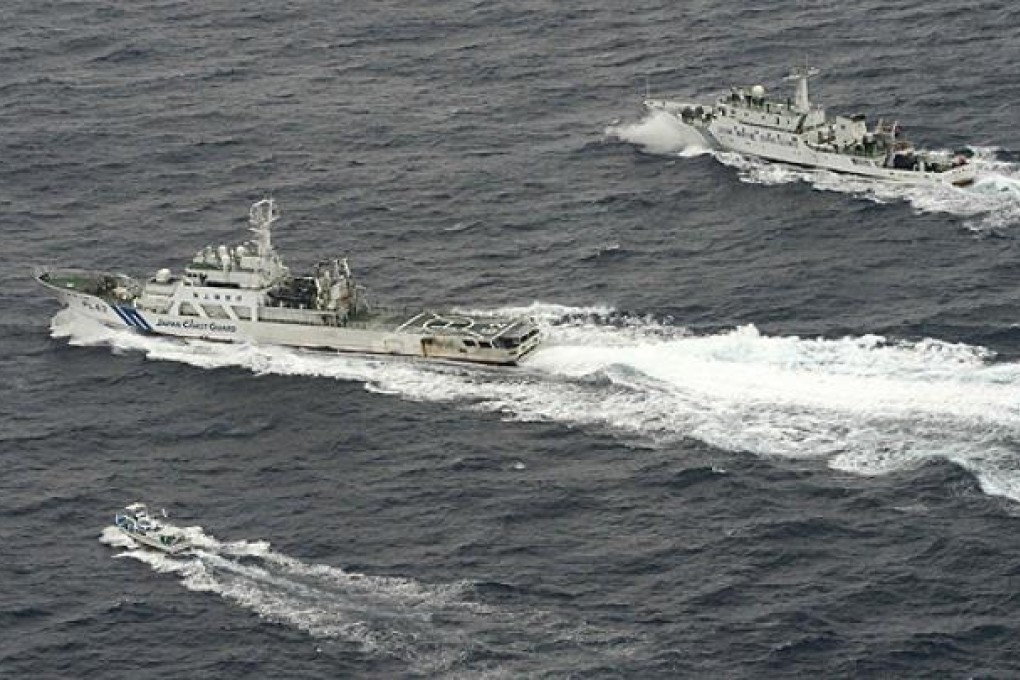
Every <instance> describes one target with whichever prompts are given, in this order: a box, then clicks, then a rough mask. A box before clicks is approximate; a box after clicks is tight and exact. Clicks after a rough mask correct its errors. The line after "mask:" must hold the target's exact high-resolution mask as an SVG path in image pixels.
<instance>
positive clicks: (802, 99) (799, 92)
mask: <svg viewBox="0 0 1020 680" xmlns="http://www.w3.org/2000/svg"><path fill="white" fill-rule="evenodd" d="M818 73H819V71H818V69H816V68H808V67H807V66H801V67H798V68H795V69H793V71H791V72H790V75H788V76H786V79H787V80H793V81H795V82H796V83H797V86H796V90H795V93H794V100H793V107H794V109H795V110H796V111H797V112H798V113H808V112H810V111H811V100H810V99H808V78H810V77H811V76H816V75H818Z"/></svg>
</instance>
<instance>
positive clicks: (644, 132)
mask: <svg viewBox="0 0 1020 680" xmlns="http://www.w3.org/2000/svg"><path fill="white" fill-rule="evenodd" d="M605 135H606V137H607V138H610V139H618V140H620V141H623V142H627V143H630V144H634V145H635V146H638V147H641V148H642V149H644V150H645V151H647V152H648V153H651V154H656V155H664V156H682V157H689V156H697V155H701V154H704V153H711V154H712V155H713V156H714V157H715V158H716V160H718V161H719V162H720V163H722V164H724V165H727V166H729V167H731V168H733V169H735V170H736V171H737V173H738V176H739V178H740V180H741V181H743V182H747V183H751V184H763V185H775V184H789V183H791V182H806V183H808V184H810V185H811V186H812V187H814V188H815V189H818V190H820V191H837V192H841V193H848V194H852V195H854V196H859V197H862V198H866V199H869V200H872V201H875V202H877V203H890V202H893V201H906V202H907V203H909V204H910V205H911V206H912V207H913V208H914V210H916V211H918V212H923V213H948V214H952V215H957V216H960V217H963V218H965V222H964V223H965V225H966V226H967V228H968V229H970V230H972V231H975V232H979V233H984V232H991V231H996V230H999V229H1003V228H1006V227H1009V226H1011V225H1012V226H1015V225H1018V224H1020V164H1017V163H1012V162H1008V161H1005V160H1001V158H1000V157H1001V156H1002V155H1003V154H1002V150H1000V149H997V148H994V147H974V148H973V149H972V150H973V151H974V157H973V158H972V159H971V163H973V164H974V165H975V167H976V169H977V171H978V172H977V179H976V181H975V182H974V184H973V185H971V186H969V187H966V188H960V187H954V186H950V185H944V184H922V185H904V184H896V183H893V182H885V181H881V180H876V179H870V178H867V177H856V176H851V175H844V174H839V173H834V172H830V171H828V170H818V169H810V168H802V167H797V166H792V165H786V164H783V163H776V162H772V161H765V160H762V159H760V158H756V157H751V156H743V155H741V154H738V153H734V152H727V151H712V150H710V149H709V148H708V146H707V145H706V144H705V140H704V139H703V138H702V137H701V135H700V134H698V133H697V132H696V131H694V130H692V129H691V128H690V127H688V126H686V125H683V124H681V123H679V122H678V121H677V120H676V119H675V118H674V117H673V116H671V115H669V114H667V113H664V112H662V111H653V112H650V113H649V114H647V115H646V116H645V117H644V118H643V119H641V120H640V121H638V122H636V123H622V124H618V125H612V126H609V127H607V128H606V131H605ZM946 153H948V151H946Z"/></svg>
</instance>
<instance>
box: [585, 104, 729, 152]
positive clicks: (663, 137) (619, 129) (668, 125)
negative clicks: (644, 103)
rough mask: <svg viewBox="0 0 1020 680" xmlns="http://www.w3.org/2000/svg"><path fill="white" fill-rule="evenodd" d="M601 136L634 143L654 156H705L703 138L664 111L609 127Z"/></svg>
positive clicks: (706, 149) (706, 150)
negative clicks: (634, 121)
mask: <svg viewBox="0 0 1020 680" xmlns="http://www.w3.org/2000/svg"><path fill="white" fill-rule="evenodd" d="M605 135H606V137H607V138H609V139H619V140H620V141H623V142H627V143H630V144H636V145H638V146H640V147H643V148H644V149H645V150H646V151H648V152H649V153H654V154H677V155H680V156H683V157H689V156H700V155H702V154H706V153H709V149H708V145H707V144H706V143H705V139H704V137H702V136H701V135H700V134H698V132H697V131H695V130H693V129H691V128H690V127H688V126H686V125H683V124H681V123H680V122H679V121H677V119H676V117H675V116H671V115H670V114H668V113H665V112H664V111H652V112H651V113H649V114H648V115H647V116H645V117H644V118H643V119H641V120H640V121H638V122H636V123H623V124H619V125H610V126H608V127H607V128H606V130H605Z"/></svg>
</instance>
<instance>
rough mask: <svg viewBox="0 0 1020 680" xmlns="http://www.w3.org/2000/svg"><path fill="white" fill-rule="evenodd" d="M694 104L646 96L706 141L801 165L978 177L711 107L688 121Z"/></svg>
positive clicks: (899, 178)
mask: <svg viewBox="0 0 1020 680" xmlns="http://www.w3.org/2000/svg"><path fill="white" fill-rule="evenodd" d="M692 106H694V105H692V104H689V103H686V102H674V101H670V100H647V101H646V102H645V108H646V110H648V111H661V112H664V113H667V114H669V115H670V116H672V117H673V119H674V120H675V122H676V123H677V124H678V125H679V126H681V127H682V128H683V129H684V131H685V132H689V133H690V134H695V135H698V136H699V137H700V138H702V139H704V140H705V142H706V146H709V147H711V148H714V149H717V150H719V151H729V152H735V153H739V154H741V155H746V156H755V157H758V158H762V159H764V160H768V161H775V162H779V163H785V164H788V165H796V166H799V167H804V168H811V169H818V170H828V171H830V172H836V173H840V174H847V175H856V176H859V177H869V178H872V179H878V180H883V181H887V182H896V183H899V184H905V185H930V184H949V185H953V186H958V187H965V186H969V185H971V184H973V183H974V181H975V179H976V170H975V169H974V168H973V166H971V165H970V164H965V165H961V166H958V167H955V168H952V169H948V170H944V171H941V172H932V171H924V170H910V169H900V168H891V167H886V166H885V165H884V164H883V160H884V159H882V158H878V159H876V158H869V157H866V156H855V155H851V154H847V153H839V152H832V151H824V150H820V149H817V148H812V147H811V146H810V145H809V144H808V143H807V142H806V141H805V140H804V138H803V137H801V136H799V135H796V134H791V133H790V132H784V131H779V130H774V131H770V130H755V129H752V128H750V127H749V126H741V125H740V124H739V123H734V122H733V121H728V120H727V121H721V120H718V119H715V118H710V117H708V116H707V114H708V112H709V111H710V107H704V110H705V112H706V118H704V119H692V120H693V121H694V122H688V120H685V119H684V116H683V115H682V114H681V112H682V111H684V110H690V109H691V107H692Z"/></svg>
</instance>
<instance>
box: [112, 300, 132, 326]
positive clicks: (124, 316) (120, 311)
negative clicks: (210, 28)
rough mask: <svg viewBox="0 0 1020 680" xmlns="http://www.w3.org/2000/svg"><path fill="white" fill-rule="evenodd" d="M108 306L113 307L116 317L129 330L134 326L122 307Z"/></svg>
mask: <svg viewBox="0 0 1020 680" xmlns="http://www.w3.org/2000/svg"><path fill="white" fill-rule="evenodd" d="M110 306H111V307H113V311H115V312H117V316H119V317H120V320H121V321H123V322H124V323H126V324H127V325H128V326H130V327H131V328H134V326H135V324H134V323H133V322H132V321H131V317H129V316H128V315H127V311H126V310H125V309H124V308H123V307H121V306H120V305H110Z"/></svg>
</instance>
